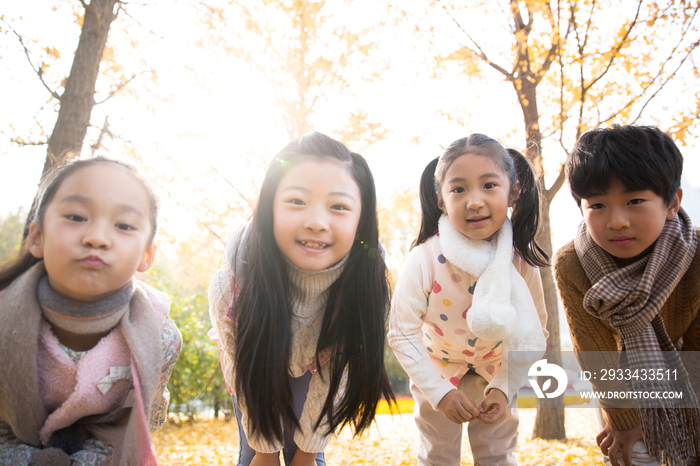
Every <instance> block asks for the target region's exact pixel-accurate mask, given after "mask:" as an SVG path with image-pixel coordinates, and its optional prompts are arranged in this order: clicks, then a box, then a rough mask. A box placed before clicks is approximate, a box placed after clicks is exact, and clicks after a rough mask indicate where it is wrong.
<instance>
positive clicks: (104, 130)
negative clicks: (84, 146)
mask: <svg viewBox="0 0 700 466" xmlns="http://www.w3.org/2000/svg"><path fill="white" fill-rule="evenodd" d="M108 120H109V117H108V116H106V117H105V122H104V124H103V125H102V129H100V135H99V136H98V137H97V141H95V143H94V144H92V145H91V146H90V150H92V155H93V156H94V155H95V152H97V151H98V150H99V148H100V147H102V139H103V138H104V135H105V134H106V135H108V136H109V137H110V138H113V136H112V132H111V131H110V130H109V121H108Z"/></svg>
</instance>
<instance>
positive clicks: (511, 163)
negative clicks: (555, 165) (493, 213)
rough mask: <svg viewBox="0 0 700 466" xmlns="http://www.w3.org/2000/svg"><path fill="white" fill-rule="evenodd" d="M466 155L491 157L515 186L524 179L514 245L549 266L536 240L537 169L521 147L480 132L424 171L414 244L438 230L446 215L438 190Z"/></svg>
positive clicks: (531, 259)
mask: <svg viewBox="0 0 700 466" xmlns="http://www.w3.org/2000/svg"><path fill="white" fill-rule="evenodd" d="M464 154H474V155H481V156H484V157H490V158H491V159H492V160H493V161H494V162H496V163H497V164H498V165H499V166H500V167H501V168H502V169H503V172H504V173H505V174H506V175H507V176H508V181H509V183H510V187H511V188H512V187H513V185H514V184H515V183H516V181H519V182H520V196H519V197H518V200H517V201H515V204H514V205H513V213H512V215H511V221H512V222H513V247H514V248H515V249H516V250H517V251H518V253H520V255H521V256H522V258H523V259H525V262H527V263H528V264H530V265H532V266H533V267H546V266H548V265H549V257H548V256H547V254H546V253H545V252H544V250H543V249H542V248H541V247H540V246H539V244H537V241H535V235H536V234H537V229H538V228H539V225H540V195H541V194H540V191H541V188H540V183H539V181H538V179H537V175H536V174H535V171H534V168H533V167H532V165H531V164H530V162H529V161H528V160H527V159H526V158H525V156H524V155H523V154H521V153H520V152H518V151H517V150H515V149H506V148H505V147H503V146H502V145H501V143H500V142H498V141H496V140H495V139H492V138H490V137H488V136H486V135H484V134H479V133H474V134H471V135H470V136H467V137H465V138H461V139H458V140H456V141H455V142H453V143H452V144H450V146H449V147H448V148H447V150H445V152H444V153H443V154H442V155H441V156H440V157H437V158H435V159H434V160H431V161H430V163H428V165H427V166H426V167H425V170H423V175H422V176H421V181H420V205H421V226H420V231H419V232H418V237H417V238H416V239H415V241H413V244H412V245H411V247H414V246H418V245H419V244H421V243H424V242H425V241H427V240H428V239H429V238H430V237H431V236H433V235H435V234H436V233H437V232H438V221H439V220H440V216H441V215H442V211H441V210H440V208H439V207H438V192H439V191H440V186H441V185H442V183H443V181H444V180H445V175H446V174H447V170H448V169H449V167H450V165H452V163H454V161H455V160H457V159H458V158H459V157H461V156H462V155H464Z"/></svg>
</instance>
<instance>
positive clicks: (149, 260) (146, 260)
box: [136, 243, 157, 272]
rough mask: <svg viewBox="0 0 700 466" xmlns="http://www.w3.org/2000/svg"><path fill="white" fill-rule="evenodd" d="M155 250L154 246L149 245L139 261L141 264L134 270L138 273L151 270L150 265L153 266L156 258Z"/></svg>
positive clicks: (153, 244)
mask: <svg viewBox="0 0 700 466" xmlns="http://www.w3.org/2000/svg"><path fill="white" fill-rule="evenodd" d="M156 249H157V248H156V244H155V243H151V245H150V246H149V247H148V249H146V252H145V253H144V254H143V259H141V263H140V264H139V266H138V267H137V268H136V270H138V271H139V272H145V271H146V270H148V269H150V268H151V265H153V259H155V258H156Z"/></svg>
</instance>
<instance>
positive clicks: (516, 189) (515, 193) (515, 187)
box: [508, 180, 520, 207]
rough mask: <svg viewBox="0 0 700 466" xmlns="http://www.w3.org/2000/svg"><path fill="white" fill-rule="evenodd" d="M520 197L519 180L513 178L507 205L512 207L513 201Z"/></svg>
mask: <svg viewBox="0 0 700 466" xmlns="http://www.w3.org/2000/svg"><path fill="white" fill-rule="evenodd" d="M519 197H520V181H518V180H515V184H514V185H513V187H512V188H511V190H510V197H509V198H508V207H513V205H514V204H515V201H517V200H518V198H519Z"/></svg>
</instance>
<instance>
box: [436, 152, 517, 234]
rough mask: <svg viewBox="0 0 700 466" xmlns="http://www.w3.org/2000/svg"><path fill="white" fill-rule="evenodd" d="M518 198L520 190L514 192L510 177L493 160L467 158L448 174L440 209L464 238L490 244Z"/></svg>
mask: <svg viewBox="0 0 700 466" xmlns="http://www.w3.org/2000/svg"><path fill="white" fill-rule="evenodd" d="M518 194H519V189H518V186H515V187H514V189H511V186H510V181H509V180H508V176H507V175H506V174H505V173H504V171H503V169H502V168H501V167H500V166H499V165H498V164H497V163H496V162H495V161H494V160H493V159H492V158H491V157H488V156H482V155H474V154H464V155H460V156H459V157H458V158H457V159H456V160H455V161H454V162H453V163H452V165H450V167H449V168H448V169H447V172H446V173H445V179H444V180H443V182H442V186H441V188H440V193H439V196H438V207H440V210H442V211H443V212H444V213H445V214H447V216H448V217H449V218H450V222H451V223H452V225H453V226H454V227H455V228H456V229H457V231H459V232H460V233H462V234H463V235H465V236H468V237H469V238H472V239H485V240H489V239H491V237H492V236H493V235H494V233H496V232H497V231H498V229H499V228H501V225H503V222H505V220H506V218H507V216H508V207H509V206H511V205H512V204H513V202H514V201H515V199H517V197H518Z"/></svg>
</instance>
